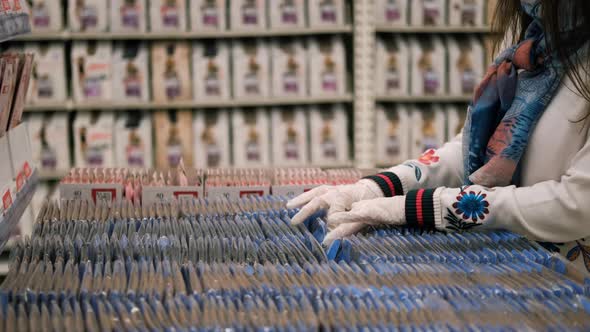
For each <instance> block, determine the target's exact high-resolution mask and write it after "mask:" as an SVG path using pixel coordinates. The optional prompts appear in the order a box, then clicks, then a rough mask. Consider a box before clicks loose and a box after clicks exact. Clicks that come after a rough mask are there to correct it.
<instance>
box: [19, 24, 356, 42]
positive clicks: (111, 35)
mask: <svg viewBox="0 0 590 332" xmlns="http://www.w3.org/2000/svg"><path fill="white" fill-rule="evenodd" d="M338 33H352V26H351V25H344V26H335V27H323V28H293V29H265V30H249V31H248V30H245V31H231V30H226V31H199V32H191V31H177V32H174V31H172V32H139V33H133V32H131V33H125V32H70V31H62V32H53V33H51V32H50V33H32V34H29V35H26V36H20V37H17V38H15V40H19V41H39V40H64V41H66V40H88V39H96V40H121V39H122V40H125V39H140V40H161V39H200V38H203V39H208V38H246V37H274V36H297V35H315V34H338Z"/></svg>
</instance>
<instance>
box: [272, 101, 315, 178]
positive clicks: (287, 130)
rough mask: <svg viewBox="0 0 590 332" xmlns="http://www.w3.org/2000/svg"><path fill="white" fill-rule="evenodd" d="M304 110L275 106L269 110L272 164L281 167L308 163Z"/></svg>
mask: <svg viewBox="0 0 590 332" xmlns="http://www.w3.org/2000/svg"><path fill="white" fill-rule="evenodd" d="M306 120H307V119H306V110H305V109H303V108H301V107H294V108H284V107H281V108H279V107H276V108H273V109H272V111H271V121H272V156H273V165H275V166H282V167H293V166H305V165H307V164H308V147H307V143H308V141H307V137H308V133H307V128H308V127H307V121H306Z"/></svg>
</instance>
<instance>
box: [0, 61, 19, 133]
mask: <svg viewBox="0 0 590 332" xmlns="http://www.w3.org/2000/svg"><path fill="white" fill-rule="evenodd" d="M0 65H1V70H2V82H1V83H0V84H1V85H0V137H1V136H4V135H5V134H6V131H7V130H8V127H9V124H10V112H11V110H12V105H13V102H14V95H15V91H16V86H17V78H18V68H19V66H20V57H18V56H16V55H12V54H3V55H2V58H1V59H0Z"/></svg>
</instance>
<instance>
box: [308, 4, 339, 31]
mask: <svg viewBox="0 0 590 332" xmlns="http://www.w3.org/2000/svg"><path fill="white" fill-rule="evenodd" d="M307 5H308V17H309V26H310V27H313V28H316V27H326V26H342V25H344V24H345V19H344V14H345V12H344V10H345V8H344V0H315V1H308V3H307Z"/></svg>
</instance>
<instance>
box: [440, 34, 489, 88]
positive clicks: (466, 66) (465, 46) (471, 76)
mask: <svg viewBox="0 0 590 332" xmlns="http://www.w3.org/2000/svg"><path fill="white" fill-rule="evenodd" d="M447 46H448V52H449V93H450V94H451V95H455V96H458V95H470V94H472V93H473V92H474V91H475V88H476V86H477V84H478V83H479V82H480V81H481V79H482V78H483V76H484V74H485V68H484V61H485V60H484V59H485V55H484V48H483V44H482V42H481V41H480V40H479V39H477V38H475V37H471V36H470V37H462V38H458V37H457V38H450V37H449V38H448V39H447Z"/></svg>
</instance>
